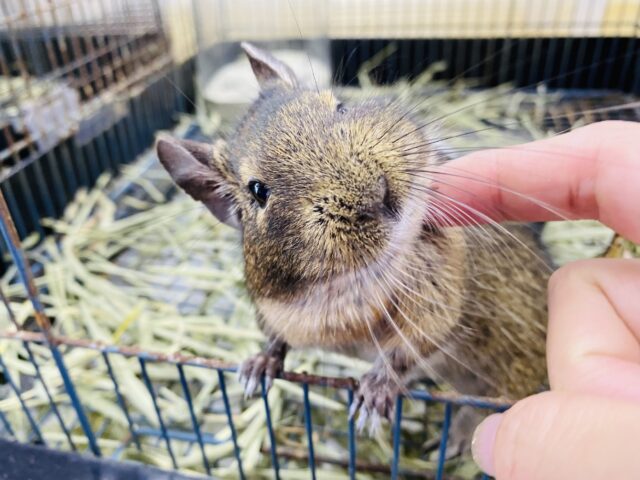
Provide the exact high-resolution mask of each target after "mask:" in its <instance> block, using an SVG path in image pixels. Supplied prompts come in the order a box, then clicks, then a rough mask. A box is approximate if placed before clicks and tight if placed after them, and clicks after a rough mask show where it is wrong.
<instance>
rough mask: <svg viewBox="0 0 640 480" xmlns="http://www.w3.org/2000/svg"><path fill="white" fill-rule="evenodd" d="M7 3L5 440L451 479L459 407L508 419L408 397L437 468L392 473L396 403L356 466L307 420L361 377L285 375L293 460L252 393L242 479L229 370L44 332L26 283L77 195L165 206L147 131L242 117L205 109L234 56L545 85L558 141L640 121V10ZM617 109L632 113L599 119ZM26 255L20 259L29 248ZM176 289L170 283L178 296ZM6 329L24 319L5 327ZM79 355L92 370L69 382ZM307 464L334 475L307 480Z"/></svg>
mask: <svg viewBox="0 0 640 480" xmlns="http://www.w3.org/2000/svg"><path fill="white" fill-rule="evenodd" d="M0 7H1V11H0V80H1V83H0V113H1V114H0V122H2V125H1V126H0V129H1V130H2V133H0V166H1V172H2V177H1V178H0V189H1V191H2V196H3V199H0V214H1V217H2V222H1V225H0V226H1V229H2V236H3V239H4V242H3V243H2V249H3V253H4V254H5V255H4V257H3V259H4V260H3V261H4V264H3V269H4V270H5V271H6V274H5V277H4V281H3V283H2V285H1V286H2V292H3V293H2V300H3V303H4V304H5V306H6V307H7V313H6V314H5V320H6V323H7V325H9V326H8V327H7V328H6V329H5V330H4V331H3V332H2V334H1V336H2V338H3V339H4V340H3V345H4V346H3V348H2V350H0V372H1V373H2V379H1V380H2V381H1V382H0V396H1V397H2V400H0V424H1V426H2V428H1V429H0V435H2V436H3V437H5V438H8V439H11V440H19V441H20V442H23V443H35V444H44V445H45V446H47V447H51V448H55V449H61V450H73V451H79V452H83V451H86V452H90V453H92V454H93V455H95V456H98V457H100V456H105V455H106V456H110V457H114V458H116V459H119V458H123V456H124V457H126V458H128V459H138V460H142V461H146V462H151V463H153V462H154V457H153V455H154V454H155V453H156V451H159V450H162V451H164V452H166V454H167V455H168V457H167V458H168V459H169V463H168V464H162V465H161V466H163V467H169V468H170V467H173V468H183V469H184V468H186V469H187V470H188V471H189V472H193V471H199V472H201V473H209V474H212V475H214V476H222V475H226V476H230V477H237V478H254V476H256V477H257V476H259V477H272V478H273V477H275V478H288V477H291V478H298V476H302V475H304V478H307V477H312V478H316V477H317V478H324V477H323V476H326V478H343V477H344V478H355V477H356V474H358V475H370V476H373V477H375V476H376V475H378V476H379V477H380V478H386V477H389V476H391V477H392V478H399V477H403V478H432V477H434V478H438V479H440V478H445V476H447V475H449V474H448V473H447V471H446V465H445V454H446V452H445V448H446V443H447V432H448V428H449V425H450V422H451V416H452V412H453V411H454V409H456V408H457V407H458V406H461V405H472V406H474V407H478V408H487V409H493V410H502V409H504V408H507V407H508V405H507V404H505V403H504V402H501V401H499V400H496V399H482V398H472V397H465V396H459V395H452V394H448V393H443V392H438V391H437V390H428V389H424V388H420V389H418V390H416V391H413V392H411V400H410V401H411V402H425V403H426V404H428V405H429V409H428V410H430V411H433V415H435V419H434V418H431V419H430V420H429V421H430V422H432V423H433V422H435V423H437V424H438V426H439V428H440V429H441V431H442V435H441V437H440V441H439V455H438V457H437V460H436V461H435V462H434V463H433V469H432V470H431V471H416V470H415V469H412V468H410V467H406V466H403V465H401V464H400V452H401V450H402V449H403V448H408V447H405V444H404V442H405V440H406V438H405V435H403V432H402V430H401V428H400V427H401V424H402V423H401V422H402V420H403V411H404V409H403V407H406V402H407V401H408V400H407V399H404V400H403V398H399V399H398V402H397V408H396V418H395V422H394V427H393V429H392V431H391V435H392V441H391V446H392V449H391V451H390V452H389V458H390V461H389V462H388V463H387V464H385V463H377V464H371V463H370V462H364V461H362V460H359V459H358V449H359V445H360V441H361V437H359V436H358V435H357V433H356V432H355V429H354V425H353V423H352V422H345V424H344V425H343V429H342V430H341V431H331V432H324V431H322V432H321V433H319V428H318V419H319V418H323V413H322V408H320V407H318V406H314V404H315V403H314V398H315V397H314V391H316V389H317V388H319V387H322V388H325V389H328V390H331V391H332V392H335V395H336V398H340V399H341V400H342V401H344V402H346V403H347V404H348V403H350V402H351V400H352V395H353V390H354V387H355V383H354V381H353V380H352V379H349V378H339V377H336V376H318V375H307V374H304V373H293V372H288V373H286V374H285V375H284V380H285V381H287V382H291V383H292V384H293V385H292V386H291V387H290V388H292V389H297V392H298V393H297V395H298V397H297V399H298V400H297V402H298V407H299V408H298V409H297V412H298V414H297V416H296V417H295V419H294V423H296V424H297V425H298V427H299V428H298V429H297V430H295V432H294V433H287V435H294V436H296V438H297V437H300V438H301V439H302V442H303V443H304V445H305V448H304V449H303V450H299V449H298V450H292V449H290V448H287V446H286V445H283V444H282V442H280V441H279V440H282V439H283V438H285V439H286V436H285V435H283V434H282V432H278V430H279V429H280V427H279V425H278V420H279V419H278V418H277V417H278V415H279V413H278V412H275V413H274V411H273V403H272V402H271V403H270V400H269V398H268V397H267V396H265V395H264V394H263V395H262V399H261V401H260V402H258V407H260V408H261V409H262V410H261V412H262V413H261V415H264V419H265V420H264V421H265V426H266V432H265V438H266V440H265V442H261V443H260V445H258V447H257V455H258V456H259V460H258V461H257V465H258V467H256V468H255V469H254V470H251V472H250V473H247V472H246V471H245V469H243V465H246V462H247V453H246V451H245V450H249V449H248V447H247V441H246V439H245V438H242V439H239V437H240V434H239V433H238V431H237V428H236V424H237V422H238V421H239V419H242V418H243V417H241V415H242V412H243V411H245V410H246V405H244V404H243V403H242V401H241V399H240V398H239V397H238V395H237V391H234V390H233V385H235V380H234V379H233V378H232V375H230V372H232V371H233V370H234V369H235V363H234V362H229V361H223V360H218V359H213V358H203V357H200V356H193V355H180V354H179V353H171V354H166V353H161V352H153V351H149V350H147V349H144V348H136V347H135V346H131V345H118V344H117V343H107V342H104V341H101V339H99V338H91V337H84V338H78V337H74V336H67V335H64V334H61V333H60V332H59V331H57V330H56V329H55V328H54V329H50V325H49V324H50V323H51V322H50V319H48V317H47V315H46V309H47V301H46V298H47V295H48V291H47V289H46V288H43V287H42V286H41V285H42V284H41V283H39V280H38V279H40V278H42V276H43V275H44V274H45V273H46V272H44V270H45V268H44V267H43V266H42V265H41V264H40V262H39V261H38V258H42V257H39V255H41V252H40V251H39V250H38V248H39V247H38V244H42V239H43V238H45V237H46V236H47V235H49V236H50V235H51V234H52V230H51V227H50V223H47V222H46V221H44V222H43V219H44V218H49V217H59V216H61V215H63V214H64V209H65V206H66V205H67V204H68V203H69V202H70V201H71V200H72V199H73V197H74V195H75V194H76V193H77V192H78V190H82V189H87V188H92V187H95V189H97V190H102V191H103V193H104V194H105V195H106V196H108V197H109V198H110V199H112V200H113V201H114V202H115V203H116V205H118V212H117V213H116V216H117V217H118V218H126V217H127V215H129V214H130V213H131V212H130V208H128V207H127V206H124V205H120V204H118V202H119V200H120V199H121V198H123V196H125V195H133V196H138V197H140V198H141V199H145V193H144V192H142V193H140V192H139V191H138V190H137V186H136V181H133V180H132V177H135V178H138V179H142V180H143V181H149V182H154V185H155V187H154V188H156V189H157V190H158V191H159V192H161V193H162V194H163V195H166V196H171V195H172V192H173V190H172V187H171V186H170V183H169V182H168V179H167V178H166V177H165V178H164V179H163V178H162V177H161V176H158V175H157V174H154V170H155V169H156V168H157V166H156V163H157V162H156V159H155V157H154V156H153V154H148V153H147V154H144V155H141V154H143V152H145V151H146V150H147V149H148V147H149V146H150V145H151V144H152V142H153V139H154V136H155V133H156V132H157V131H158V130H162V129H168V128H171V127H173V126H174V125H175V124H176V123H177V122H178V121H179V120H180V116H181V114H189V113H194V111H195V110H197V115H198V116H199V118H200V120H201V121H200V126H201V127H202V128H196V127H194V126H193V124H191V123H190V122H186V123H185V122H184V121H183V122H181V123H180V126H179V128H178V130H177V131H176V132H177V134H178V135H181V136H184V137H187V138H197V137H201V138H202V137H203V132H202V131H201V130H204V134H209V133H211V131H212V130H214V129H216V128H218V127H219V126H218V125H213V126H212V125H211V124H210V122H208V121H207V120H206V118H204V117H203V115H204V116H205V117H206V112H211V111H217V110H222V109H223V108H225V107H230V111H232V112H234V111H236V109H237V107H239V105H235V104H234V103H233V101H230V100H229V101H228V105H226V104H221V103H217V100H216V99H213V100H212V99H211V98H210V97H209V96H208V95H207V86H208V82H210V81H211V79H212V76H214V75H215V74H216V73H217V72H219V71H221V70H222V69H223V67H224V66H225V65H229V64H231V63H233V62H234V61H235V60H236V58H237V56H238V54H239V50H238V46H237V42H238V41H240V40H252V41H256V42H265V44H266V45H267V46H269V47H272V48H276V49H283V48H286V49H289V50H296V49H297V50H304V51H308V52H310V54H311V57H312V61H313V62H318V63H317V65H319V67H318V68H320V67H321V66H322V65H324V66H326V72H327V75H326V76H325V77H324V78H320V81H321V82H326V83H330V82H331V81H332V80H333V82H334V83H336V84H338V85H344V86H352V85H357V84H358V82H359V80H358V72H359V70H360V68H361V66H362V65H363V64H366V63H367V62H370V61H371V59H372V58H374V57H376V56H377V55H378V54H380V53H381V52H383V51H387V52H388V53H387V54H385V55H384V57H380V58H381V59H380V61H378V62H376V63H375V66H374V67H373V68H372V69H371V70H370V72H369V77H370V78H372V79H373V80H374V81H375V82H376V83H393V82H395V81H397V80H399V79H401V78H407V77H409V78H414V77H416V76H418V75H419V74H420V73H421V72H423V71H424V69H425V68H427V67H428V66H429V65H430V64H433V63H435V62H438V61H442V60H444V61H445V64H446V66H445V68H443V69H441V70H439V71H438V72H437V73H436V75H435V76H436V79H438V80H445V81H447V80H459V79H468V80H470V81H472V82H473V85H474V87H473V88H475V89H482V88H487V87H492V86H496V85H499V84H503V83H505V82H511V83H512V84H513V85H514V86H515V87H517V88H520V89H523V90H534V89H535V88H539V86H540V85H541V84H543V85H544V86H545V87H546V89H549V90H554V91H556V92H558V93H559V95H560V98H561V100H560V101H559V102H558V103H557V104H556V105H554V107H553V108H554V110H553V111H551V112H550V113H551V115H550V116H549V119H550V120H549V121H548V122H547V123H548V124H550V125H547V126H548V127H549V128H550V129H552V130H555V131H563V130H565V129H566V128H568V127H570V126H571V125H572V124H573V123H575V122H577V121H578V120H579V119H580V120H582V121H586V122H593V121H597V120H603V119H608V118H624V119H629V120H637V119H638V118H639V116H640V115H639V114H640V111H639V110H638V106H635V107H633V105H634V102H635V99H636V96H637V95H640V59H639V56H640V42H639V40H640V2H638V1H636V0H633V1H632V0H626V1H625V0H608V1H607V0H586V1H578V0H573V1H562V2H561V1H551V0H548V1H543V2H536V3H534V4H531V2H525V1H523V0H487V1H472V0H458V1H454V2H450V1H445V0H424V1H417V0H414V1H411V0H404V1H394V2H391V1H385V0H358V1H344V0H343V1H338V0H332V1H330V2H312V1H310V0H290V1H287V0H285V1H273V2H266V1H264V2H260V1H250V0H236V1H231V0H194V1H193V2H191V1H178V2H176V1H169V0H166V1H153V0H120V1H116V2H111V1H107V0H88V1H87V0H57V1H53V0H23V1H21V0H5V1H4V2H2V3H1V4H0ZM389 46H393V48H392V49H390V48H389ZM303 63H304V62H303ZM196 65H197V69H196ZM307 66H308V65H303V67H302V68H307ZM224 101H225V100H224V98H223V103H224ZM621 104H631V105H632V107H630V108H624V109H619V108H611V109H607V107H608V106H612V107H616V106H618V105H621ZM196 105H197V108H196ZM603 107H604V108H603ZM203 112H204V113H203ZM205 138H206V135H205ZM136 159H137V161H136V162H135V164H134V166H133V168H131V169H130V170H127V172H128V175H125V176H124V177H123V178H122V179H121V180H119V181H116V182H110V183H109V184H108V185H107V184H106V183H105V182H103V181H102V180H101V179H100V175H101V173H102V172H105V171H112V172H118V171H120V167H121V166H122V165H123V164H128V163H132V162H133V161H134V160H136ZM156 173H157V172H156ZM14 226H15V227H14ZM34 233H35V236H34ZM21 242H26V244H27V245H28V246H30V247H31V248H29V249H23V248H22V247H21ZM27 257H28V258H29V260H27ZM134 261H135V259H134ZM133 265H134V268H135V264H133ZM34 272H35V274H34ZM169 288H174V289H177V290H178V289H180V288H181V285H180V284H179V282H174V283H173V284H171V285H170V286H169ZM25 291H26V293H25ZM187 293H188V295H187V294H185V296H184V298H188V299H189V301H186V300H185V301H184V302H182V303H180V305H179V307H180V308H181V309H183V311H186V312H189V311H190V310H189V309H190V308H192V307H193V303H194V302H195V303H197V302H198V301H200V300H198V297H197V295H196V296H195V297H194V292H187ZM43 298H44V299H45V300H43ZM193 298H196V300H193ZM194 308H195V307H194ZM17 319H22V320H25V321H22V322H21V324H18V320H17ZM12 321H14V322H15V325H14V326H10V322H12ZM53 322H54V324H61V323H62V320H61V319H59V318H54V319H53ZM54 327H56V325H54ZM9 343H13V344H16V343H17V344H18V345H19V346H20V349H19V350H17V351H18V354H17V355H16V356H15V357H12V356H10V355H9V354H8V353H7V351H8V350H7V348H6V345H8V344H9ZM85 356H86V357H85ZM84 358H89V359H90V360H86V361H84V363H83V364H82V367H81V368H78V367H77V365H78V363H79V362H80V360H79V359H84ZM123 359H125V360H126V361H128V362H132V363H135V364H136V370H135V377H136V379H137V380H138V381H139V382H141V384H142V385H144V387H145V390H144V391H142V392H138V393H140V395H144V396H145V400H144V402H146V404H147V406H148V407H149V412H150V415H149V416H147V417H140V416H139V415H136V413H135V412H133V408H132V404H131V402H132V398H131V396H130V395H131V393H130V392H128V391H127V388H129V387H130V385H129V384H127V383H126V382H125V381H124V380H123V378H119V377H120V376H121V375H122V370H121V366H122V360H123ZM80 363H82V362H80ZM91 371H95V372H102V373H103V374H104V375H106V377H105V378H108V379H109V384H108V385H101V386H100V388H104V389H108V390H109V391H110V392H111V397H110V398H111V400H112V404H113V408H115V409H117V410H118V412H119V413H118V416H119V419H120V421H121V422H122V428H121V430H120V431H121V432H122V435H121V436H119V437H117V438H115V437H114V436H113V429H112V427H111V426H110V421H109V420H107V419H103V418H102V419H101V420H100V421H96V418H97V415H96V414H95V412H96V411H97V410H98V408H97V406H96V405H93V404H92V403H91V401H89V400H87V398H91V397H90V395H89V394H90V392H88V391H87V390H86V389H85V388H84V384H85V382H86V381H87V379H88V375H89V376H90V375H91ZM338 373H339V372H338ZM207 378H210V379H213V380H212V381H214V382H215V388H213V389H212V392H211V395H210V398H209V401H208V402H207V405H206V409H205V410H201V409H199V408H200V407H198V405H200V404H199V403H198V401H197V399H196V397H198V396H199V395H200V394H201V393H202V392H203V391H204V389H203V385H204V384H205V383H206V379H207ZM168 391H171V392H173V395H174V397H169V398H174V401H175V402H179V404H180V405H181V406H183V407H184V408H183V410H184V411H183V412H182V413H183V414H184V415H183V417H181V418H182V419H181V421H175V418H171V417H172V415H169V414H168V412H170V411H171V410H170V409H169V408H168V405H167V397H166V395H168V393H167V392H168ZM230 392H231V393H230ZM3 402H5V404H7V405H9V404H11V405H13V406H12V407H11V408H12V410H11V411H12V414H11V415H7V414H5V413H4V412H5V410H3V409H2V408H1V406H2V403H3ZM435 404H437V405H439V406H436V407H432V406H433V405H435ZM255 408H257V407H255ZM205 414H207V415H212V416H217V417H216V418H218V419H220V418H221V419H223V420H219V422H221V423H219V425H223V427H220V428H217V430H215V431H209V430H208V428H205V425H204V423H203V420H202V419H203V417H204V415H205ZM114 415H115V414H114ZM111 422H112V421H111ZM52 425H53V426H52ZM52 431H53V433H52ZM245 431H246V430H245ZM43 432H46V433H43ZM279 433H280V436H279ZM319 435H322V439H323V440H324V439H325V438H326V437H327V436H328V437H331V436H333V437H335V438H338V440H337V441H336V443H335V445H337V446H340V448H343V449H344V451H343V452H337V454H336V455H333V456H331V455H327V454H326V452H324V451H319V450H318V448H319V445H318V442H319V438H320V437H319ZM149 439H155V441H154V442H150V441H149ZM243 442H244V443H243ZM241 444H242V445H244V447H245V448H242V445H241ZM212 447H213V448H220V449H223V450H224V452H225V453H224V455H221V456H220V458H219V460H218V461H217V462H211V461H210V460H209V459H210V455H209V454H208V453H207V451H208V450H207V449H209V448H212ZM336 448H337V447H336ZM131 451H136V452H138V453H137V454H132V453H131ZM254 453H255V452H254ZM125 454H126V455H125ZM183 457H184V458H187V457H188V458H197V460H198V462H197V463H198V465H197V466H196V465H195V464H194V463H192V462H191V460H190V463H189V466H188V467H185V466H184V463H185V461H184V458H183ZM43 458H44V457H43ZM155 463H158V462H155ZM160 463H161V462H160ZM320 464H323V465H333V466H334V468H333V470H331V471H326V470H322V471H320V470H318V469H317V467H318V466H319V465H320ZM149 472H151V471H149ZM149 475H152V473H149ZM329 475H331V476H329ZM453 478H455V477H453Z"/></svg>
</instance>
